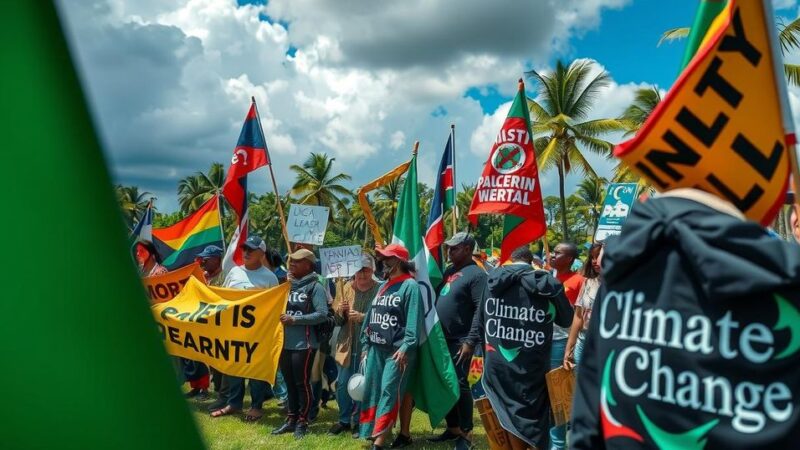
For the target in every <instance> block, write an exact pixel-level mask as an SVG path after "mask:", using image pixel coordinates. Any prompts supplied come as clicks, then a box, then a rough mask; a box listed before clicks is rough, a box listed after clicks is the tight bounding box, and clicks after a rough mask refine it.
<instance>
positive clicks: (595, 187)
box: [574, 178, 608, 234]
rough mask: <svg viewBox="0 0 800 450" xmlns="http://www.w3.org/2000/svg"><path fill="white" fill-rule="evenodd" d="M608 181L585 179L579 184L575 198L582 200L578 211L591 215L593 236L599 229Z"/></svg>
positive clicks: (603, 179)
mask: <svg viewBox="0 0 800 450" xmlns="http://www.w3.org/2000/svg"><path fill="white" fill-rule="evenodd" d="M607 184H608V180H606V179H605V178H585V179H583V181H581V182H580V183H578V190H577V191H576V192H575V194H574V195H575V197H576V198H577V199H579V200H580V205H579V206H578V209H579V210H580V212H586V213H588V214H589V217H591V220H592V234H594V230H596V229H597V221H598V220H599V219H600V212H601V211H600V208H602V207H603V197H604V194H605V191H606V185H607Z"/></svg>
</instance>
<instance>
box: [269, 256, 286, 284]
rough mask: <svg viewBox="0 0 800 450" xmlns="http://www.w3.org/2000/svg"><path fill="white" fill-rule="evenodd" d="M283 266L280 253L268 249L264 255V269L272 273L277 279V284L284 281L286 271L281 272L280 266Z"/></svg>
mask: <svg viewBox="0 0 800 450" xmlns="http://www.w3.org/2000/svg"><path fill="white" fill-rule="evenodd" d="M282 264H283V259H282V258H281V255H280V253H278V252H277V251H276V250H273V249H270V250H268V251H267V253H266V254H265V255H264V267H266V268H267V269H269V270H271V271H272V273H274V274H275V276H276V277H277V278H278V283H283V282H284V281H286V271H285V270H283V267H281V265H282Z"/></svg>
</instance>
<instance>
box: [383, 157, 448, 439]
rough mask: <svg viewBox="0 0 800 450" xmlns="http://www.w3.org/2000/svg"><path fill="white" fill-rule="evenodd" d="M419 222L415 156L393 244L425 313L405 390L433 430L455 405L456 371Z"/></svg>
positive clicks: (438, 280) (439, 277) (433, 268)
mask: <svg viewBox="0 0 800 450" xmlns="http://www.w3.org/2000/svg"><path fill="white" fill-rule="evenodd" d="M419 219H420V214H419V193H418V191H417V156H416V155H414V157H413V158H412V159H411V165H410V166H409V168H408V173H407V174H406V181H405V183H404V184H403V193H402V194H401V195H400V203H399V204H398V206H397V219H395V222H394V232H393V236H392V242H396V243H400V244H402V245H403V246H404V247H405V248H407V249H408V252H409V254H410V255H411V258H412V259H413V261H414V264H415V265H416V269H417V271H416V278H417V283H419V287H420V290H421V291H422V300H423V304H424V309H425V329H424V330H421V332H420V340H419V342H420V344H419V350H418V353H417V371H416V373H415V374H414V375H412V378H411V379H410V380H409V387H408V389H409V391H410V392H411V394H412V395H413V396H414V402H415V403H416V407H417V408H419V409H420V410H422V411H425V412H426V413H428V417H429V419H430V423H431V426H432V427H435V426H436V425H438V424H439V422H441V420H442V419H443V418H444V416H445V415H446V414H447V412H448V411H450V409H451V408H452V407H453V405H455V403H456V401H457V400H458V395H459V392H458V379H457V378H456V371H455V368H454V367H453V361H452V360H451V359H450V353H449V352H448V350H447V343H446V342H445V340H444V333H443V332H442V326H441V325H440V324H439V317H438V316H437V315H436V308H434V301H435V300H436V294H435V293H434V287H435V286H438V285H439V284H440V283H441V281H442V274H441V273H440V272H439V269H438V266H437V265H436V264H435V263H433V261H432V263H431V264H430V265H428V261H429V260H430V259H431V256H430V253H428V250H427V248H426V247H425V245H423V243H422V227H421V226H420V220H419Z"/></svg>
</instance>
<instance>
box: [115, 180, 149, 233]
mask: <svg viewBox="0 0 800 450" xmlns="http://www.w3.org/2000/svg"><path fill="white" fill-rule="evenodd" d="M114 191H115V193H116V195H117V203H118V204H119V209H120V210H121V211H122V217H123V219H124V220H125V225H127V226H128V228H132V227H133V224H134V222H136V220H137V219H138V218H139V217H141V215H142V214H141V213H142V212H144V210H145V209H147V203H148V202H149V201H150V199H149V198H148V197H151V196H152V194H151V193H149V192H139V187H138V186H123V185H121V184H118V185H116V186H114Z"/></svg>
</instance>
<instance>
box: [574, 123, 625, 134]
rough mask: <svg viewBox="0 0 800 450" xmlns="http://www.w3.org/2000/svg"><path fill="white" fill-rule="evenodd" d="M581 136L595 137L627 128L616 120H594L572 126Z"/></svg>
mask: <svg viewBox="0 0 800 450" xmlns="http://www.w3.org/2000/svg"><path fill="white" fill-rule="evenodd" d="M572 128H573V129H574V130H575V131H576V132H577V133H578V134H581V135H584V136H591V137H595V136H597V135H600V134H605V133H613V132H618V131H627V130H628V129H629V127H628V126H627V125H626V124H625V123H624V122H622V121H620V120H618V119H595V120H589V121H586V122H582V123H578V124H575V125H572Z"/></svg>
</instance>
